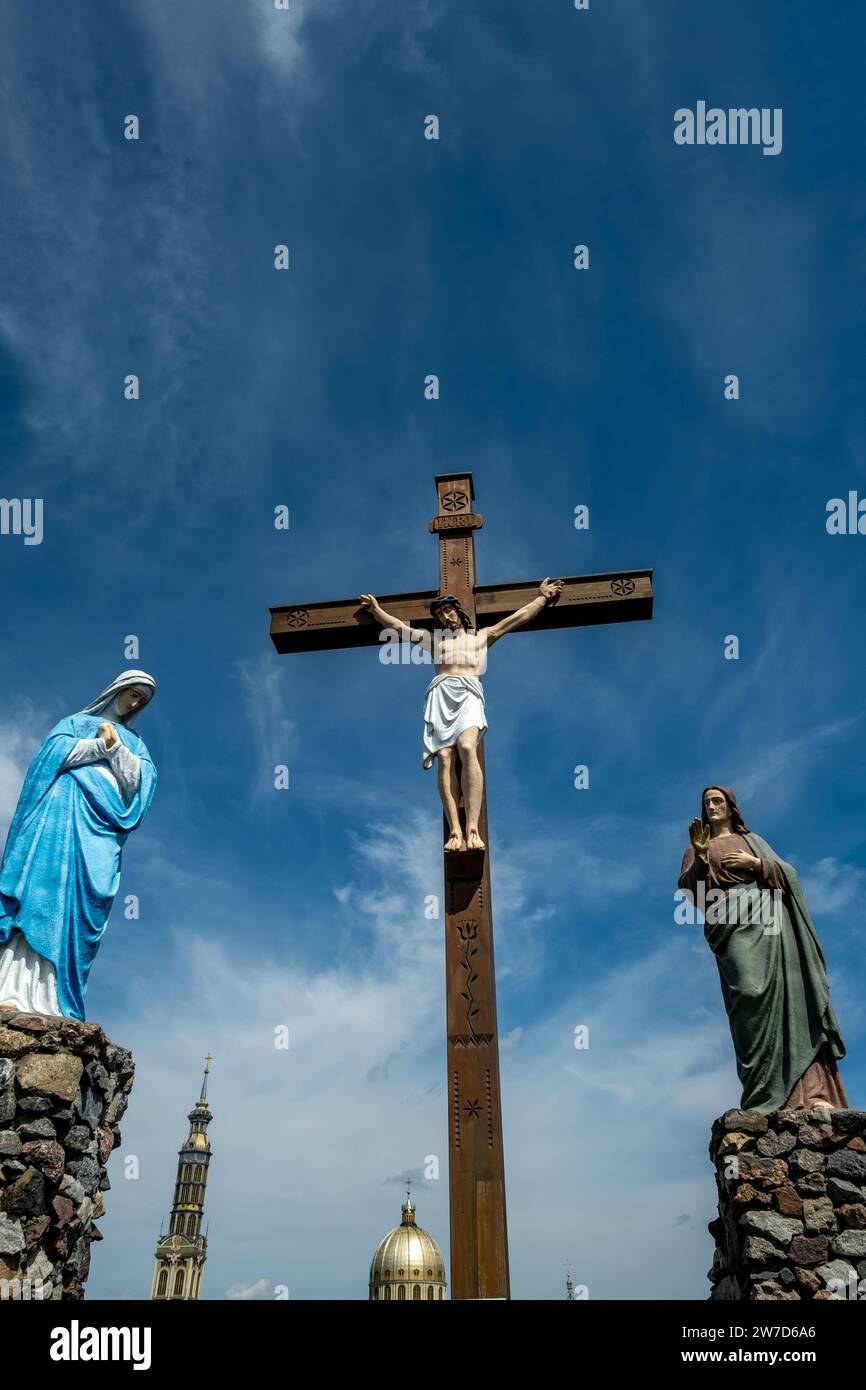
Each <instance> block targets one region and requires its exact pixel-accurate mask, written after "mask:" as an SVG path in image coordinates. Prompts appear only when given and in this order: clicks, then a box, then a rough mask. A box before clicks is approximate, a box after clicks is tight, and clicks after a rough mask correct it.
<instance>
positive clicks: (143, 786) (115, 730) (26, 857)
mask: <svg viewBox="0 0 866 1390" xmlns="http://www.w3.org/2000/svg"><path fill="white" fill-rule="evenodd" d="M155 690H156V682H155V681H154V680H153V678H152V677H151V676H149V675H147V673H146V672H144V671H124V672H122V674H121V675H119V676H118V677H117V678H116V680H113V681H112V682H111V685H109V686H108V687H107V688H106V689H105V690H103V692H102V694H101V695H98V696H97V698H96V699H95V700H94V701H93V702H92V703H91V704H89V705H87V706H86V707H85V708H84V709H83V710H81V711H80V712H79V713H78V714H72V715H69V717H68V718H66V719H61V721H60V723H59V724H56V725H55V726H54V728H53V729H52V730H51V733H50V734H49V735H48V737H47V738H46V740H45V742H44V743H43V745H42V747H41V748H40V749H39V751H38V753H37V754H36V756H35V758H34V759H33V761H32V763H31V764H30V767H29V769H28V772H27V776H26V778H25V779H24V786H23V787H22V789H21V795H20V797H19V799H18V806H17V808H16V811H15V815H14V817H13V819H12V824H11V826H10V827H9V835H8V837H7V840H6V849H5V851H4V853H3V861H2V864H0V1005H3V1004H7V1005H10V1004H11V1005H14V1006H15V1007H17V1008H18V1009H21V1010H22V1011H24V1012H27V1013H39V1014H60V1015H63V1016H65V1017H67V1018H77V1019H83V1018H84V994H85V990H86V988H87V977H88V975H89V973H90V967H91V965H92V964H93V958H94V956H95V955H96V952H97V950H98V948H99V942H100V940H101V937H102V933H103V932H104V931H105V925H106V922H107V921H108V914H109V912H110V911H111V905H112V903H113V902H114V898H115V894H116V893H117V889H118V886H119V884H120V857H121V852H122V850H123V846H124V843H125V841H126V837H127V835H128V834H129V833H130V831H131V830H135V829H136V828H137V827H138V826H139V825H141V822H142V821H143V820H144V817H145V815H146V814H147V810H148V807H149V806H150V803H151V800H152V798H153V792H154V787H155V786H156V770H155V768H154V766H153V763H152V762H151V760H150V754H149V753H148V751H147V748H146V747H145V744H144V740H143V739H142V738H141V736H140V735H139V734H137V733H136V732H135V729H134V728H133V727H132V721H133V719H134V718H135V716H136V714H137V713H138V711H139V710H141V709H142V708H143V707H144V706H145V705H146V704H147V703H148V702H149V701H150V700H151V699H152V697H153V694H154V691H155Z"/></svg>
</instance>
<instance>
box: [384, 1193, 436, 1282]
mask: <svg viewBox="0 0 866 1390" xmlns="http://www.w3.org/2000/svg"><path fill="white" fill-rule="evenodd" d="M445 1288H446V1280H445V1261H444V1260H443V1258H442V1251H441V1250H440V1249H439V1246H438V1245H437V1244H436V1242H435V1240H434V1239H433V1237H432V1236H430V1235H428V1234H427V1232H426V1231H424V1230H422V1229H421V1227H420V1226H416V1224H415V1208H414V1206H413V1204H412V1202H411V1200H410V1199H409V1198H408V1197H407V1199H406V1201H405V1202H404V1203H403V1219H402V1221H401V1222H400V1225H399V1226H395V1228H394V1230H393V1231H389V1232H388V1234H387V1235H386V1236H385V1238H384V1240H381V1241H380V1242H379V1245H378V1247H377V1249H376V1253H375V1255H374V1256H373V1261H372V1263H371V1265H370V1298H371V1299H386V1300H393V1299H397V1300H400V1301H403V1300H410V1301H414V1302H418V1301H419V1300H421V1301H433V1300H437V1301H438V1300H440V1299H443V1298H444V1297H445Z"/></svg>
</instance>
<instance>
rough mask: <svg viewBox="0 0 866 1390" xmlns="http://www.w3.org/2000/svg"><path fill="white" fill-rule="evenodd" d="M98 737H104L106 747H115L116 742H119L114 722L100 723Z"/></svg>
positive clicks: (97, 731)
mask: <svg viewBox="0 0 866 1390" xmlns="http://www.w3.org/2000/svg"><path fill="white" fill-rule="evenodd" d="M96 737H97V738H101V739H102V742H103V743H104V744H105V746H106V748H113V747H114V745H115V743H117V742H118V738H117V730H116V729H115V727H114V725H113V724H109V723H107V722H106V723H105V724H100V726H99V728H98V729H97V730H96Z"/></svg>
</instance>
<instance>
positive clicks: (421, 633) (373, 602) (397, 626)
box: [359, 594, 432, 651]
mask: <svg viewBox="0 0 866 1390" xmlns="http://www.w3.org/2000/svg"><path fill="white" fill-rule="evenodd" d="M359 601H360V603H361V605H362V607H364V608H366V609H367V612H368V613H369V614H370V615H371V616H372V617H374V618H375V619H376V622H377V623H381V624H382V626H383V627H388V628H393V629H394V631H395V632H399V634H400V638H401V640H402V641H403V642H414V643H415V644H416V645H418V646H422V647H424V648H425V649H426V650H428V651H430V650H431V648H432V642H431V637H430V633H429V632H427V631H426V630H425V629H424V628H422V627H410V626H409V624H408V623H404V622H403V620H402V618H395V617H394V615H393V614H392V613H386V612H385V610H384V608H383V607H382V605H381V603H380V602H379V600H378V599H377V598H374V597H373V595H372V594H361V596H360V600H359Z"/></svg>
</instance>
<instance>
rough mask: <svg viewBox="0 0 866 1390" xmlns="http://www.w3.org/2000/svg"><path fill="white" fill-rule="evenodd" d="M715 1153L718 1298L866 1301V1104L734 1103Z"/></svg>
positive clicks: (716, 1135)
mask: <svg viewBox="0 0 866 1390" xmlns="http://www.w3.org/2000/svg"><path fill="white" fill-rule="evenodd" d="M710 1158H711V1159H712V1161H713V1163H714V1165H715V1169H716V1186H717V1188H718V1193H719V1215H718V1218H717V1219H716V1220H715V1221H711V1222H710V1227H709V1230H710V1235H712V1236H714V1237H715V1241H716V1254H715V1259H714V1261H713V1267H712V1269H711V1270H710V1275H709V1277H710V1283H711V1285H712V1292H711V1293H710V1297H711V1298H714V1299H738V1300H746V1299H791V1300H796V1299H804V1298H821V1299H852V1298H853V1299H859V1300H861V1301H866V1111H863V1110H827V1109H825V1108H824V1107H821V1106H819V1107H817V1108H816V1109H814V1110H775V1111H772V1112H771V1113H770V1114H768V1115H762V1114H760V1113H759V1112H758V1111H756V1110H729V1111H728V1112H727V1113H726V1114H725V1115H723V1116H722V1118H721V1119H720V1120H716V1122H715V1124H714V1125H713V1133H712V1139H711V1141H710Z"/></svg>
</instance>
